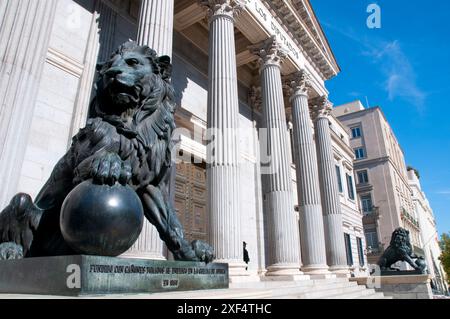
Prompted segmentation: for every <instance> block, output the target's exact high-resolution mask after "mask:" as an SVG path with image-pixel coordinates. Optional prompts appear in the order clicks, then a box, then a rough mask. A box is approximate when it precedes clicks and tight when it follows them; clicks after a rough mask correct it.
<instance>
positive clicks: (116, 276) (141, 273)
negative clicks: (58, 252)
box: [0, 256, 229, 296]
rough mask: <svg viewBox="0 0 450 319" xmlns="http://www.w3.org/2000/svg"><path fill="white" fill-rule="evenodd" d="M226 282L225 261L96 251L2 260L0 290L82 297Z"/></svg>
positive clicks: (220, 286)
mask: <svg viewBox="0 0 450 319" xmlns="http://www.w3.org/2000/svg"><path fill="white" fill-rule="evenodd" d="M228 287H229V278H228V265H227V264H217V263H214V264H208V265H205V264H204V263H195V262H172V261H156V260H146V259H126V258H111V257H97V256H61V257H42V258H28V259H23V260H7V261H0V294H39V295H55V296H83V295H107V294H139V293H155V292H170V291H187V290H203V289H226V288H228Z"/></svg>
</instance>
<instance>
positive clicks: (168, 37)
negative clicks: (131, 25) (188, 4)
mask: <svg viewBox="0 0 450 319" xmlns="http://www.w3.org/2000/svg"><path fill="white" fill-rule="evenodd" d="M173 15H174V0H141V11H140V15H139V29H138V43H139V44H141V45H143V44H145V45H148V46H149V47H150V48H152V49H153V50H155V51H156V52H157V53H158V55H168V56H172V47H173Z"/></svg>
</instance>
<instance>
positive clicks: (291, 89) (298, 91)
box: [283, 70, 311, 99]
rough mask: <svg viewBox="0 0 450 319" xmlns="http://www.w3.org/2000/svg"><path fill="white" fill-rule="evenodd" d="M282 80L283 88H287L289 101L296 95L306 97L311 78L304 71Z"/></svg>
mask: <svg viewBox="0 0 450 319" xmlns="http://www.w3.org/2000/svg"><path fill="white" fill-rule="evenodd" d="M283 80H284V85H285V87H286V88H288V93H289V96H290V98H291V99H292V98H294V97H295V96H297V95H303V96H308V90H309V88H310V87H311V78H310V77H309V75H308V73H306V71H305V70H300V71H298V72H295V73H292V74H289V75H287V76H285V77H284V79H283Z"/></svg>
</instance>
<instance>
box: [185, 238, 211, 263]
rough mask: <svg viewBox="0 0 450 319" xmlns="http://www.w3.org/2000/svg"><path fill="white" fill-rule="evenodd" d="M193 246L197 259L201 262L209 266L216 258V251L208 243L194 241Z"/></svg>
mask: <svg viewBox="0 0 450 319" xmlns="http://www.w3.org/2000/svg"><path fill="white" fill-rule="evenodd" d="M191 245H192V248H193V249H194V252H195V255H196V257H197V258H198V260H200V261H201V262H204V263H207V264H208V263H210V262H212V261H213V260H214V259H215V258H216V257H215V255H214V249H213V248H212V247H211V246H210V245H208V244H207V243H205V242H203V241H201V240H194V241H193V242H192V244H191Z"/></svg>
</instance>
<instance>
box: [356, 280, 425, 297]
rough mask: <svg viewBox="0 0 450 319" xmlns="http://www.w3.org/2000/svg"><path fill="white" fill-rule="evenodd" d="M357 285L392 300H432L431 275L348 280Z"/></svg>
mask: <svg viewBox="0 0 450 319" xmlns="http://www.w3.org/2000/svg"><path fill="white" fill-rule="evenodd" d="M350 281H356V282H357V283H358V285H365V286H367V288H370V289H375V291H376V292H382V293H383V294H384V295H385V296H386V297H393V298H394V299H433V292H432V290H431V285H430V282H431V275H396V276H371V277H357V278H350Z"/></svg>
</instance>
